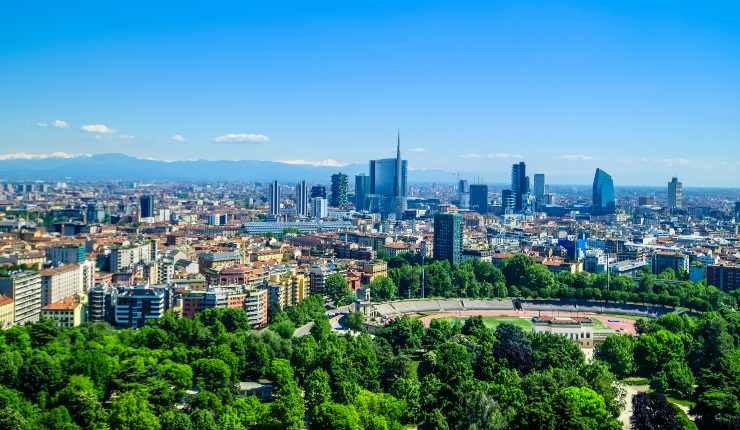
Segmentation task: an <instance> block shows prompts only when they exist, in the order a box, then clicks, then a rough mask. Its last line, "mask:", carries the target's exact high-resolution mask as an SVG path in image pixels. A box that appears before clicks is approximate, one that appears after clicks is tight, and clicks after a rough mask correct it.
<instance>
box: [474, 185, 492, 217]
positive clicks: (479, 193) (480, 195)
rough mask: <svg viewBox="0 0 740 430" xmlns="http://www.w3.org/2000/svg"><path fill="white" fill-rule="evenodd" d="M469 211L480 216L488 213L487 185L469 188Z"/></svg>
mask: <svg viewBox="0 0 740 430" xmlns="http://www.w3.org/2000/svg"><path fill="white" fill-rule="evenodd" d="M470 209H472V210H474V211H477V212H478V213H481V214H485V213H488V185H484V184H473V185H471V186H470Z"/></svg>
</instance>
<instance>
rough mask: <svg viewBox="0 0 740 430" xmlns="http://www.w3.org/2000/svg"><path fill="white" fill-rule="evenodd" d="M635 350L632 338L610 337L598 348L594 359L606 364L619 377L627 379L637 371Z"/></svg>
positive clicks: (624, 336) (623, 336) (622, 336)
mask: <svg viewBox="0 0 740 430" xmlns="http://www.w3.org/2000/svg"><path fill="white" fill-rule="evenodd" d="M634 348H635V342H634V338H633V337H632V336H628V335H614V336H608V337H607V338H606V339H604V342H602V343H601V344H600V345H599V346H597V347H596V350H595V351H594V357H595V358H597V359H599V360H601V361H603V362H604V363H606V364H607V366H609V370H611V371H612V373H614V374H615V375H616V376H617V377H619V378H625V377H627V376H630V375H632V374H633V372H634V371H635V360H634Z"/></svg>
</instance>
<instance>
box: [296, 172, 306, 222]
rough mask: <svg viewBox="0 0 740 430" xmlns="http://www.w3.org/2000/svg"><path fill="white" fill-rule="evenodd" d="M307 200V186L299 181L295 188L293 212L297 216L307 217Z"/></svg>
mask: <svg viewBox="0 0 740 430" xmlns="http://www.w3.org/2000/svg"><path fill="white" fill-rule="evenodd" d="M308 200H309V196H308V184H306V181H301V182H299V183H298V184H297V185H296V187H295V210H296V213H297V214H298V216H302V217H305V216H308V211H309V201H308Z"/></svg>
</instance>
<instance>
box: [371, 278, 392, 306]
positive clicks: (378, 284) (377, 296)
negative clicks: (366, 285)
mask: <svg viewBox="0 0 740 430" xmlns="http://www.w3.org/2000/svg"><path fill="white" fill-rule="evenodd" d="M397 296H398V288H397V287H396V284H395V283H393V280H391V278H389V277H387V276H376V277H375V278H374V279H373V280H372V281H370V297H372V299H373V300H377V301H384V300H392V299H395V298H396V297H397Z"/></svg>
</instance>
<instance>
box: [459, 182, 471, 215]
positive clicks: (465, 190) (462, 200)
mask: <svg viewBox="0 0 740 430" xmlns="http://www.w3.org/2000/svg"><path fill="white" fill-rule="evenodd" d="M457 200H458V205H459V207H461V208H463V209H467V208H469V207H470V186H469V185H468V181H467V179H460V180H459V181H458V183H457Z"/></svg>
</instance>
